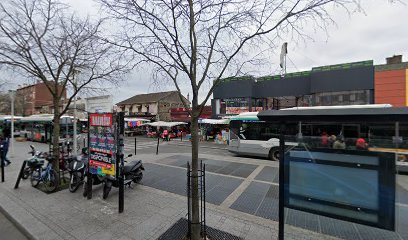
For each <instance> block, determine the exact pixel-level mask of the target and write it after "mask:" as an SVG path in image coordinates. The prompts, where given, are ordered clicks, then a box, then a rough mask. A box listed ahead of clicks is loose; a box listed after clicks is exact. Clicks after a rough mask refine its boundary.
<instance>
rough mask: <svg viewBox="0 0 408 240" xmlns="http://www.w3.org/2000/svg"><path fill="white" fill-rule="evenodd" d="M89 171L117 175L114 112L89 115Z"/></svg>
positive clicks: (103, 174)
mask: <svg viewBox="0 0 408 240" xmlns="http://www.w3.org/2000/svg"><path fill="white" fill-rule="evenodd" d="M89 139H90V141H89V171H90V172H91V173H92V174H98V175H101V176H105V175H111V176H113V177H115V175H116V159H115V158H116V140H115V131H114V126H113V115H112V113H105V114H97V113H93V114H90V115H89Z"/></svg>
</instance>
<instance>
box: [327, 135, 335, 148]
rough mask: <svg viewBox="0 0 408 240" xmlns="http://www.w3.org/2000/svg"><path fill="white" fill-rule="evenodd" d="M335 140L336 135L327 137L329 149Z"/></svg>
mask: <svg viewBox="0 0 408 240" xmlns="http://www.w3.org/2000/svg"><path fill="white" fill-rule="evenodd" d="M336 140H337V137H336V135H330V137H329V147H331V148H332V147H333V144H334V142H335V141H336Z"/></svg>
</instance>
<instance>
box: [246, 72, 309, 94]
mask: <svg viewBox="0 0 408 240" xmlns="http://www.w3.org/2000/svg"><path fill="white" fill-rule="evenodd" d="M253 93H254V95H253V97H283V96H301V95H306V94H309V93H310V77H293V78H287V79H284V78H283V79H279V80H269V81H261V82H257V83H256V84H255V86H254V92H253Z"/></svg>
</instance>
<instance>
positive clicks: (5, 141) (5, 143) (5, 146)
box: [2, 126, 11, 166]
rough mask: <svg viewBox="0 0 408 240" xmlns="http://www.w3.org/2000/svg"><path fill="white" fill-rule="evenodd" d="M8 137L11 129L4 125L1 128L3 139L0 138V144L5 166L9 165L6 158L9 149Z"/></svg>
mask: <svg viewBox="0 0 408 240" xmlns="http://www.w3.org/2000/svg"><path fill="white" fill-rule="evenodd" d="M10 137H11V131H10V128H9V127H8V126H6V127H5V128H4V130H3V140H2V145H3V159H4V160H5V163H6V166H8V165H10V164H11V162H10V160H9V159H8V158H7V153H8V149H9V143H10Z"/></svg>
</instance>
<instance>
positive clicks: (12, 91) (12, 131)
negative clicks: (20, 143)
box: [9, 90, 16, 156]
mask: <svg viewBox="0 0 408 240" xmlns="http://www.w3.org/2000/svg"><path fill="white" fill-rule="evenodd" d="M9 94H10V100H11V141H10V150H11V151H10V153H11V154H10V155H11V156H14V99H15V96H16V91H15V90H9Z"/></svg>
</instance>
